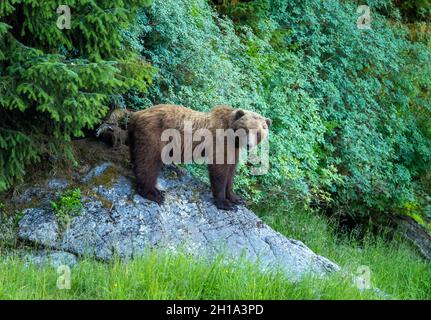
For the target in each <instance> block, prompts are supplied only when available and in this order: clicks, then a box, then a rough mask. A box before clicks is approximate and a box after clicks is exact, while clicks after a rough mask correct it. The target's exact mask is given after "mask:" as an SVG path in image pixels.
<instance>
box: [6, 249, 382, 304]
mask: <svg viewBox="0 0 431 320" xmlns="http://www.w3.org/2000/svg"><path fill="white" fill-rule="evenodd" d="M57 277H58V275H57V272H56V270H55V269H54V268H51V267H47V268H44V269H37V268H36V267H31V266H30V267H26V266H24V265H23V264H22V262H20V261H19V260H17V259H15V258H7V259H5V260H3V261H2V262H1V263H0V299H316V298H328V299H337V298H339V299H341V298H347V299H364V298H370V297H376V295H375V294H373V293H372V292H368V293H361V292H360V291H359V290H358V289H356V288H355V287H354V286H352V285H351V279H349V278H343V277H342V276H341V274H340V275H334V276H333V277H331V278H328V279H326V280H317V279H312V278H307V279H305V280H304V281H303V282H301V283H299V284H294V283H289V282H288V281H286V279H285V278H284V277H283V276H282V275H281V274H273V275H265V274H263V273H260V272H258V271H257V268H256V267H255V266H253V265H243V266H241V267H239V266H238V265H237V264H230V265H226V264H225V263H223V262H222V260H221V259H218V260H217V261H216V262H214V263H212V264H210V265H209V264H207V263H205V262H204V261H199V260H193V261H192V260H190V259H189V257H187V256H184V255H176V256H174V255H160V254H155V253H150V254H148V255H146V256H145V257H142V258H139V259H136V260H134V261H130V262H128V263H122V262H120V261H115V262H112V263H109V264H106V263H102V262H96V261H94V260H87V259H85V260H83V261H81V262H80V263H79V265H78V266H77V267H75V268H73V269H72V272H71V288H70V289H65V290H59V289H58V288H57V285H56V284H57Z"/></svg>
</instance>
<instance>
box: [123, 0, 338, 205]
mask: <svg viewBox="0 0 431 320" xmlns="http://www.w3.org/2000/svg"><path fill="white" fill-rule="evenodd" d="M138 24H139V27H138V26H134V28H133V29H132V30H130V31H129V32H128V33H127V36H128V37H129V42H131V43H139V44H140V46H141V54H142V55H143V56H144V57H145V58H146V59H148V60H149V61H151V63H152V64H154V66H156V67H157V68H158V69H159V73H158V74H157V75H156V76H155V78H154V85H153V86H152V87H151V88H150V89H149V95H148V97H147V99H146V100H145V101H141V104H140V105H137V106H136V107H137V108H143V107H147V106H150V105H152V104H157V103H175V104H182V105H185V106H188V107H191V108H193V109H196V110H200V111H208V110H210V109H211V108H213V107H214V106H215V105H217V104H230V105H233V106H235V107H241V108H246V109H250V110H256V111H258V112H260V113H262V114H264V115H266V116H268V117H270V118H272V120H273V123H274V127H273V128H274V129H273V130H272V132H271V154H272V157H271V166H272V169H271V171H270V173H269V174H268V175H265V177H264V178H257V177H253V176H251V175H250V173H249V169H248V168H247V167H246V166H243V167H242V168H241V172H242V175H241V176H239V177H238V180H237V188H238V189H240V190H247V192H246V194H247V195H248V197H249V198H250V199H252V200H253V201H259V200H260V199H262V198H263V196H264V193H262V190H265V191H268V190H273V191H274V192H278V193H285V192H286V190H292V191H294V192H295V193H296V194H299V195H301V197H300V201H303V198H304V196H307V195H308V194H309V185H308V184H307V182H306V181H307V179H308V181H312V183H313V184H314V183H316V184H317V183H320V181H326V180H330V179H331V177H330V176H331V174H332V173H331V172H330V171H322V170H320V169H319V168H318V166H317V165H318V162H319V160H318V159H319V157H320V155H319V150H318V149H317V148H316V146H317V144H318V142H319V141H322V140H323V133H324V132H325V130H326V128H325V125H324V124H323V123H322V122H321V121H320V119H319V116H318V114H317V109H316V107H317V106H316V104H315V102H314V101H313V100H311V99H310V98H309V97H308V95H307V93H306V92H305V91H304V90H301V89H298V84H300V83H301V82H303V81H304V80H305V78H304V77H303V76H301V75H300V73H299V70H298V59H297V58H296V57H295V56H294V55H293V54H290V53H289V52H288V51H286V50H279V51H277V50H275V49H274V48H273V47H272V46H271V45H270V44H269V41H268V39H261V38H259V37H257V36H256V35H255V34H254V33H253V32H252V30H251V29H250V28H247V27H244V28H241V30H238V31H237V30H235V27H234V25H233V23H232V21H231V20H229V19H224V18H222V17H220V16H218V14H217V13H216V12H215V11H214V9H213V8H212V7H211V6H210V5H208V3H207V1H203V0H181V1H174V0H168V1H161V0H155V1H153V3H152V5H151V6H150V7H149V8H148V9H145V10H144V11H143V12H142V13H141V14H140V16H139V20H138ZM267 27H268V31H269V32H272V31H273V29H274V28H275V27H276V25H274V24H269V25H268V26H267ZM136 47H137V46H136ZM304 106H305V107H304ZM200 169H203V168H202V167H200V168H199V167H195V166H193V167H192V168H191V170H192V171H200ZM200 176H202V175H200ZM204 176H205V175H204ZM325 179H326V180H325ZM258 185H264V186H265V188H266V189H265V188H257V186H258ZM293 199H294V197H292V200H293Z"/></svg>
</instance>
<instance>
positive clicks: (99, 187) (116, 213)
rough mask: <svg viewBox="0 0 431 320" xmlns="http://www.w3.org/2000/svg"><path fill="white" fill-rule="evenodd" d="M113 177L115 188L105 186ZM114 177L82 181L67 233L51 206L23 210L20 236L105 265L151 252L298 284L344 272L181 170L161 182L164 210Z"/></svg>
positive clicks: (98, 175)
mask: <svg viewBox="0 0 431 320" xmlns="http://www.w3.org/2000/svg"><path fill="white" fill-rule="evenodd" d="M108 172H110V175H111V177H110V179H108V180H109V183H107V184H106V185H103V184H100V182H101V181H105V180H106V179H103V175H104V174H107V173H108ZM112 172H118V170H117V168H116V165H114V164H112V163H102V164H100V165H97V166H93V167H92V168H90V169H89V170H88V172H87V173H85V174H83V175H82V176H81V177H79V181H80V182H81V183H82V184H83V186H85V187H86V188H88V191H87V192H85V193H83V194H84V195H83V199H82V200H83V203H84V209H83V210H82V212H81V214H80V215H79V216H76V217H74V218H73V219H72V220H71V222H70V224H69V225H68V226H67V227H65V228H62V227H61V226H59V224H58V221H57V219H56V216H55V214H54V212H53V211H52V210H51V208H50V206H46V205H45V206H43V205H42V206H41V207H37V208H29V209H26V210H25V211H24V216H23V218H22V219H21V220H20V222H19V230H18V233H19V237H20V238H21V239H23V240H25V241H27V242H31V243H33V244H37V245H41V246H43V247H45V248H51V249H54V250H60V251H64V252H68V253H73V254H75V255H90V256H94V257H96V258H99V259H103V260H109V259H112V258H113V257H116V256H118V257H120V258H133V257H135V256H138V255H142V254H144V253H145V252H146V250H149V249H156V250H168V251H171V252H178V251H183V252H184V251H185V252H187V253H190V254H192V255H196V256H199V257H207V258H208V259H211V258H213V257H215V256H216V255H220V254H221V255H223V256H224V257H225V258H226V259H238V258H239V257H243V258H244V259H245V260H247V261H251V262H258V263H259V266H260V267H261V268H262V269H263V270H275V269H281V270H282V271H283V272H284V273H285V274H286V276H287V277H289V278H290V279H292V280H297V279H300V278H301V277H302V276H304V275H305V274H313V275H316V276H324V275H326V274H328V273H330V272H334V271H337V270H339V267H338V266H337V265H336V264H334V263H333V262H331V261H329V260H328V259H326V258H324V257H321V256H319V255H316V254H315V253H313V252H312V251H311V250H310V249H309V248H307V247H306V246H305V245H304V244H303V243H302V242H300V241H297V240H292V239H288V238H286V237H284V236H283V235H281V234H280V233H278V232H276V231H274V230H272V229H271V228H270V227H269V226H267V225H265V224H264V223H263V222H262V221H261V220H260V219H259V218H258V217H257V216H256V215H255V214H254V213H253V212H251V211H250V210H248V209H247V208H246V207H243V206H239V207H238V209H237V211H235V212H233V211H223V210H218V209H217V208H216V207H215V206H214V205H213V203H212V199H211V195H210V193H209V188H208V187H207V186H206V185H205V184H203V183H202V182H200V181H198V180H196V179H193V178H192V177H191V176H189V175H187V174H185V173H184V172H181V171H180V170H179V169H177V168H175V167H170V168H167V169H165V170H164V171H163V172H162V176H161V177H160V178H159V184H160V188H161V189H163V190H165V191H166V201H165V203H164V205H162V206H159V205H158V204H156V203H154V202H150V201H148V200H146V199H144V198H142V197H141V196H140V195H138V194H136V193H135V192H134V188H133V185H132V181H131V179H129V178H127V177H126V176H124V175H121V174H119V175H117V176H112ZM59 186H61V188H64V187H65V186H64V180H62V181H61V183H59V181H58V180H55V181H52V180H50V181H48V182H47V183H46V188H47V189H48V192H45V194H47V195H49V194H50V192H51V193H52V194H54V193H55V191H56V190H58V188H59ZM89 186H90V187H89ZM49 190H50V192H49ZM42 203H44V202H43V201H42Z"/></svg>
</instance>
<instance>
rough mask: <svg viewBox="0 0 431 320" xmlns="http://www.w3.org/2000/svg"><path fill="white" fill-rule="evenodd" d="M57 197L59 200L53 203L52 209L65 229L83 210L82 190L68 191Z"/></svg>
mask: <svg viewBox="0 0 431 320" xmlns="http://www.w3.org/2000/svg"><path fill="white" fill-rule="evenodd" d="M57 197H58V198H57V200H55V201H51V208H52V210H53V211H54V214H55V216H56V217H57V220H58V222H59V224H60V225H61V226H62V227H65V226H67V224H68V223H69V222H70V220H71V219H72V218H73V217H75V216H78V215H79V214H80V213H81V211H82V209H83V204H82V198H81V190H80V189H73V190H66V191H63V192H60V193H58V194H57Z"/></svg>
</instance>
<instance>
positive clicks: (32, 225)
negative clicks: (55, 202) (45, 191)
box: [18, 208, 60, 248]
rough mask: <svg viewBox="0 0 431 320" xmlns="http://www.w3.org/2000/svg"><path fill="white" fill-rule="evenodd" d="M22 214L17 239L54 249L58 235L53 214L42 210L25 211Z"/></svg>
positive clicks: (31, 209)
mask: <svg viewBox="0 0 431 320" xmlns="http://www.w3.org/2000/svg"><path fill="white" fill-rule="evenodd" d="M23 214H24V215H23V217H22V219H21V220H20V222H19V228H18V237H20V238H21V239H25V240H28V241H32V242H34V243H37V244H40V245H43V246H46V247H53V248H55V247H56V246H57V243H58V238H59V236H60V235H59V228H58V224H57V221H56V218H55V216H54V214H53V213H52V212H51V211H50V210H48V209H43V208H30V209H26V210H24V212H23Z"/></svg>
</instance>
